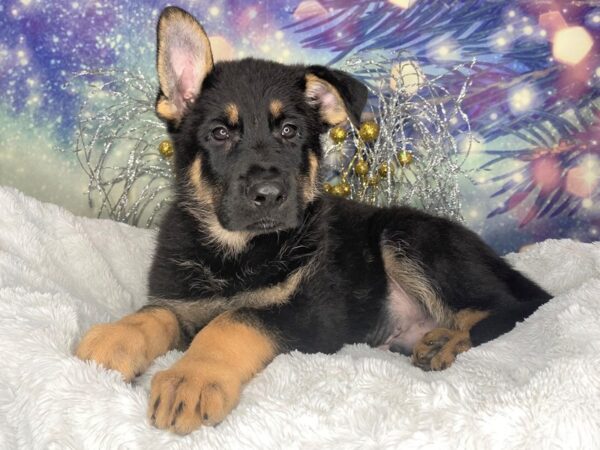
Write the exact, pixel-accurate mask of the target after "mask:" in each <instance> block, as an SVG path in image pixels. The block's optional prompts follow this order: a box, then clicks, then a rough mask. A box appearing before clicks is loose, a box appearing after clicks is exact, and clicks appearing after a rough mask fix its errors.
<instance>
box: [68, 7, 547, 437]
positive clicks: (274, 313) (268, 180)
mask: <svg viewBox="0 0 600 450" xmlns="http://www.w3.org/2000/svg"><path fill="white" fill-rule="evenodd" d="M157 68H158V79H159V82H160V91H159V93H158V97H157V101H156V111H157V114H158V115H159V117H161V118H162V119H163V120H164V121H165V122H166V125H167V127H168V130H169V132H170V135H171V138H172V140H173V142H174V146H175V171H176V183H175V191H176V197H175V201H174V202H173V204H172V206H171V207H170V209H169V211H168V212H167V214H166V216H165V218H164V220H163V223H162V227H161V230H160V234H159V237H158V245H157V248H156V254H155V256H154V262H153V266H152V269H151V272H150V281H149V301H148V304H147V305H146V306H144V307H143V308H142V309H141V310H140V311H138V312H136V313H134V314H131V315H129V316H126V317H124V318H123V319H121V320H119V321H118V322H116V323H111V324H99V325H96V326H94V327H93V328H92V329H91V330H90V331H89V332H88V333H87V334H86V335H85V337H84V338H83V340H82V342H81V343H80V345H79V348H78V349H77V356H78V357H80V358H82V359H86V360H94V361H96V362H98V363H100V364H102V365H103V366H105V367H108V368H110V369H115V370H117V371H119V372H121V373H122V374H123V376H124V377H125V379H126V380H131V379H133V378H134V377H135V376H137V375H139V374H140V373H141V372H143V371H144V370H146V369H147V368H148V366H149V365H150V364H151V363H152V361H153V360H154V359H155V358H156V357H158V356H160V355H162V354H164V353H165V352H167V351H169V350H171V349H182V350H184V349H185V354H184V355H183V357H182V358H181V359H180V360H179V361H178V362H177V363H175V364H174V365H173V367H171V368H170V369H168V370H165V371H162V372H159V373H157V374H156V375H155V376H154V378H153V380H152V386H151V394H150V402H149V411H148V416H149V418H150V421H151V423H152V424H154V425H155V426H157V427H159V428H164V429H169V430H172V431H174V432H177V433H181V434H185V433H189V432H190V431H192V430H194V429H196V428H198V427H199V426H201V425H214V424H217V423H219V422H220V421H222V420H223V419H224V418H225V417H226V416H227V414H228V413H229V412H230V411H231V410H232V409H233V408H234V407H235V406H236V404H237V402H238V399H239V397H240V391H241V389H242V387H243V385H244V383H246V382H248V380H250V379H251V378H252V377H253V376H254V375H255V374H256V373H257V372H259V371H260V370H261V369H263V368H264V367H265V366H266V365H267V364H268V363H269V361H271V360H272V359H273V358H274V357H275V356H276V355H278V354H280V353H283V352H287V351H290V350H292V349H297V350H299V351H302V352H308V353H311V352H324V353H332V352H336V351H337V350H339V349H340V348H341V347H342V346H343V345H344V344H353V343H357V342H364V343H367V344H369V345H371V346H373V347H381V348H384V349H389V350H392V351H397V352H400V353H403V354H406V355H411V356H412V362H413V364H414V365H416V366H418V367H420V368H422V369H424V370H441V369H445V368H446V367H448V366H450V365H451V364H452V363H453V361H454V359H455V357H456V355H457V354H459V353H461V352H464V351H466V350H468V349H469V348H470V347H472V346H475V345H479V344H481V343H483V342H486V341H489V340H491V339H494V338H496V337H498V336H500V335H501V334H503V333H506V332H507V331H509V330H511V329H512V328H513V327H514V325H515V323H516V322H518V321H521V320H523V319H524V318H525V317H527V316H529V315H530V314H531V313H532V312H533V311H535V310H536V308H538V307H539V306H540V305H542V304H543V303H545V302H546V301H548V299H550V295H549V294H547V293H546V292H545V291H544V290H542V289H541V288H540V287H538V286H537V285H536V284H535V283H533V282H532V281H530V280H528V279H527V278H525V277H524V276H523V275H521V274H520V273H518V272H516V271H515V270H513V269H512V268H511V267H509V266H508V264H506V263H505V262H504V261H503V260H502V259H500V258H499V257H498V256H496V255H495V254H494V253H493V251H492V250H491V249H490V248H489V247H488V246H487V245H486V244H484V243H483V242H482V241H481V240H480V239H479V238H478V237H477V236H476V235H475V234H474V233H472V232H471V231H469V230H467V229H466V228H464V227H463V226H461V225H459V224H457V223H454V222H452V221H449V220H447V219H443V218H440V217H433V216H431V215H428V214H425V213H423V212H420V211H417V210H414V209H411V208H407V207H399V208H387V209H382V208H375V207H371V206H367V205H363V204H358V203H354V202H352V201H348V200H344V199H341V198H334V197H331V196H328V195H326V194H324V193H322V192H321V190H320V178H319V163H320V161H321V158H322V149H321V145H320V142H319V136H320V135H321V134H322V133H324V132H326V131H327V129H328V128H330V127H332V126H334V125H338V124H341V123H343V122H345V121H346V120H350V121H353V122H354V123H358V121H359V117H360V113H361V111H362V109H363V107H364V106H365V103H366V100H367V89H366V88H365V86H364V85H362V84H361V83H360V82H359V81H357V80H355V79H354V78H352V77H351V76H349V75H348V74H346V73H344V72H341V71H338V70H332V69H328V68H325V67H322V66H300V65H295V66H287V65H282V64H277V63H274V62H268V61H261V60H256V59H244V60H241V61H236V62H221V63H218V64H214V63H213V57H212V53H211V48H210V44H209V40H208V38H207V36H206V33H205V32H204V30H203V28H202V27H201V26H200V24H199V23H198V22H197V21H196V20H195V19H194V18H193V17H192V16H191V15H189V14H188V13H186V12H185V11H183V10H181V9H179V8H176V7H169V8H166V9H165V10H164V11H163V12H162V15H161V16H160V19H159V23H158V55H157Z"/></svg>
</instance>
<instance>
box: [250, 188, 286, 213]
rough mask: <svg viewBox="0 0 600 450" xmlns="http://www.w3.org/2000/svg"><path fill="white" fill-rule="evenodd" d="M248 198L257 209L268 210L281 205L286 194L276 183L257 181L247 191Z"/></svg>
mask: <svg viewBox="0 0 600 450" xmlns="http://www.w3.org/2000/svg"><path fill="white" fill-rule="evenodd" d="M248 197H249V199H250V200H251V201H252V202H253V203H254V204H255V205H256V206H258V207H259V208H268V207H274V206H279V205H280V204H282V203H283V202H284V201H285V198H286V193H285V190H284V188H283V185H282V184H281V183H278V182H277V181H259V182H258V183H255V184H254V185H253V186H252V187H251V188H250V189H249V191H248Z"/></svg>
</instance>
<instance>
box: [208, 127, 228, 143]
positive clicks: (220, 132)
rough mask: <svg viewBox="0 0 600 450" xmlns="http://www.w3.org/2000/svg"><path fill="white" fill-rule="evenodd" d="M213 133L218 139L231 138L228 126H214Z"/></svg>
mask: <svg viewBox="0 0 600 450" xmlns="http://www.w3.org/2000/svg"><path fill="white" fill-rule="evenodd" d="M211 133H212V136H213V137H214V138H215V139H216V140H217V141H224V140H225V139H229V131H227V128H225V127H217V128H214V129H213V130H212V131H211Z"/></svg>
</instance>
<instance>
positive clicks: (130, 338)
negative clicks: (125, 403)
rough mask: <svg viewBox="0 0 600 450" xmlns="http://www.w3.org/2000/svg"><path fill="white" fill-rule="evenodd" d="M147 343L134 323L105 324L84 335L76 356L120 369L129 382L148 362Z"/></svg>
mask: <svg viewBox="0 0 600 450" xmlns="http://www.w3.org/2000/svg"><path fill="white" fill-rule="evenodd" d="M145 344H146V342H145V336H144V334H143V333H142V332H141V331H140V330H139V329H138V328H137V327H135V326H133V325H128V324H122V323H118V322H117V323H103V324H98V325H95V326H94V327H92V328H91V329H90V330H89V331H88V332H87V333H86V334H85V336H84V337H83V339H82V340H81V342H80V343H79V346H78V348H77V350H76V352H75V355H76V356H77V357H78V358H79V359H83V360H91V361H96V362H97V363H98V364H100V365H102V366H104V367H106V368H108V369H113V370H116V371H118V372H121V374H122V375H123V377H124V379H125V380H126V381H130V380H132V379H133V378H135V377H136V375H137V374H139V373H141V372H143V371H144V370H145V369H146V366H147V365H148V361H147V358H146V357H145V350H146V345H145Z"/></svg>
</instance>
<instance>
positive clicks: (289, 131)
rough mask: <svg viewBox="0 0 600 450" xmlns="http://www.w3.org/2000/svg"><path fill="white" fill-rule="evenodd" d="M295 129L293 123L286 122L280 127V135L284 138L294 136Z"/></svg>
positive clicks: (296, 129)
mask: <svg viewBox="0 0 600 450" xmlns="http://www.w3.org/2000/svg"><path fill="white" fill-rule="evenodd" d="M297 131H298V128H296V127H295V126H294V125H292V124H289V123H286V124H285V125H284V126H283V128H282V129H281V137H283V138H285V139H291V138H293V137H294V136H296V132H297Z"/></svg>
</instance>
